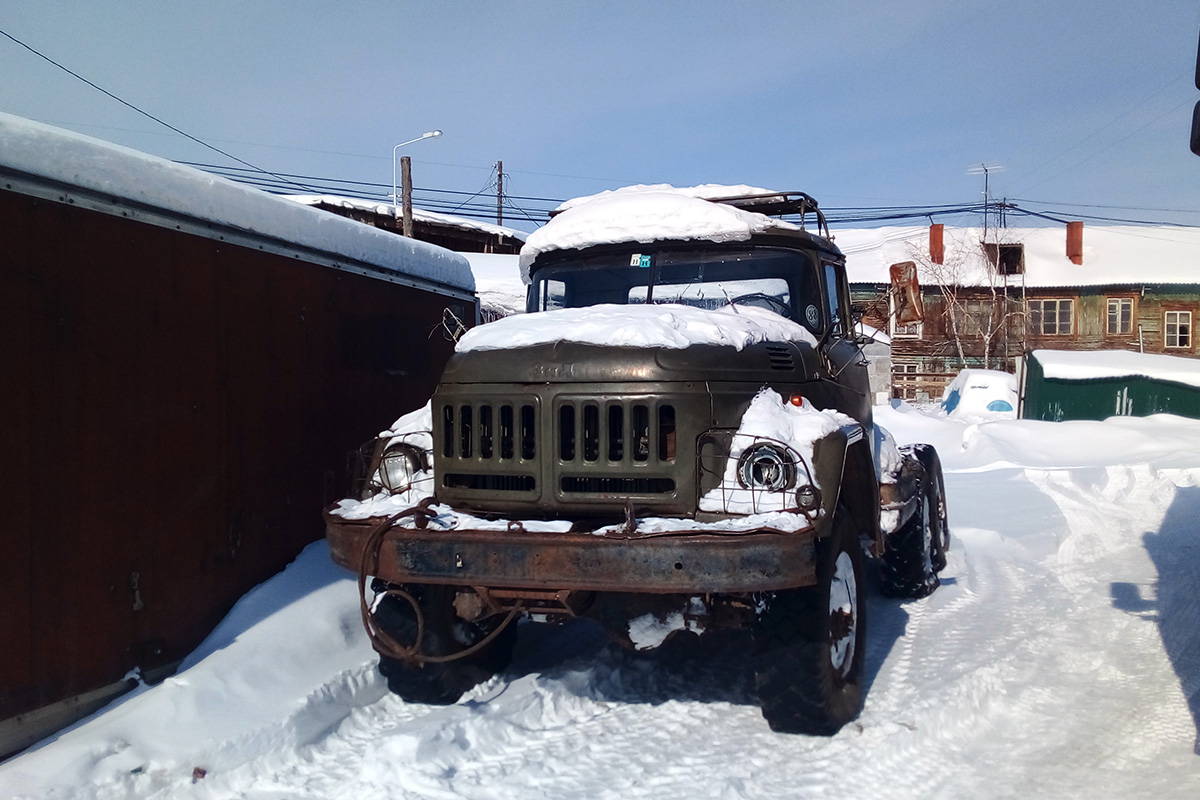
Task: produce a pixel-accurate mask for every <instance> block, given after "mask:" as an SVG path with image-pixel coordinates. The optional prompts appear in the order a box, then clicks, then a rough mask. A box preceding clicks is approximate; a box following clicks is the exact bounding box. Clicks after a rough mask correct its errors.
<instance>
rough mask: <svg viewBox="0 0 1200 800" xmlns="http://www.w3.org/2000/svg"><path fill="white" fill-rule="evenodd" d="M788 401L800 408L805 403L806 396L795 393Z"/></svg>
mask: <svg viewBox="0 0 1200 800" xmlns="http://www.w3.org/2000/svg"><path fill="white" fill-rule="evenodd" d="M788 402H790V403H791V404H792V405H794V406H796V407H797V408H799V407H800V406H802V405H804V398H803V397H801V396H800V395H798V394H794V395H792V396H791V398H789V400H788Z"/></svg>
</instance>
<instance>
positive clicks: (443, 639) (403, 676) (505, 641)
mask: <svg viewBox="0 0 1200 800" xmlns="http://www.w3.org/2000/svg"><path fill="white" fill-rule="evenodd" d="M406 589H407V590H408V591H409V593H410V594H412V596H413V597H414V598H415V599H416V601H417V604H418V605H419V606H420V608H421V615H422V616H423V617H424V623H425V633H424V637H423V639H422V642H421V653H422V654H423V655H428V656H445V655H450V654H452V653H457V652H460V651H462V650H465V649H466V648H468V647H470V646H471V645H473V644H475V643H476V642H478V641H480V640H481V639H483V637H485V636H487V635H488V634H489V633H491V632H492V631H493V630H494V629H495V627H496V626H497V625H499V624H500V623H501V620H502V619H503V618H502V617H498V616H497V617H491V618H488V619H486V620H483V621H482V622H467V621H465V620H463V619H462V618H460V617H459V616H458V615H457V614H456V613H455V610H454V593H455V589H454V588H453V587H450V586H409V587H406ZM372 616H373V617H374V620H375V623H376V624H377V625H378V626H379V627H380V628H382V629H383V630H384V631H386V632H387V633H388V635H390V636H391V637H392V638H393V639H395V640H396V641H397V642H399V643H400V644H402V645H405V646H411V645H412V644H413V642H414V641H415V640H416V636H417V618H416V614H415V613H414V612H413V608H412V605H411V604H410V603H409V602H408V601H406V600H404V599H403V598H400V597H395V596H391V595H389V596H386V597H384V598H382V599H381V600H380V601H379V604H378V605H377V606H376V607H375V611H374V612H373V613H372ZM516 638H517V626H516V625H515V624H513V625H509V626H508V628H507V629H505V630H504V631H503V632H501V633H500V634H499V636H497V637H496V639H495V640H493V641H492V642H491V643H490V644H489V645H487V646H486V647H485V648H484V649H483V650H480V651H479V652H477V653H473V654H471V655H470V656H467V657H466V658H461V659H457V660H454V661H444V662H426V663H412V662H408V661H402V660H400V659H396V658H391V657H389V656H385V655H382V654H381V655H380V656H379V671H380V673H382V674H383V677H384V678H386V679H387V684H388V689H390V690H391V691H392V692H393V693H395V694H398V695H400V697H401V698H403V699H404V700H405V701H406V702H409V703H428V704H430V705H451V704H453V703H456V702H457V701H458V699H459V698H460V697H462V695H463V692H465V691H467V690H468V689H471V688H472V687H474V686H476V685H478V684H480V683H483V682H484V681H486V680H487V679H488V678H491V677H492V676H493V675H495V674H496V673H497V672H500V671H501V670H503V669H504V668H505V667H507V666H508V664H509V662H510V661H511V660H512V651H513V646H514V644H515V643H516Z"/></svg>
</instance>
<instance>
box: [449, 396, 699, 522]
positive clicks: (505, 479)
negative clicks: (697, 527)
mask: <svg viewBox="0 0 1200 800" xmlns="http://www.w3.org/2000/svg"><path fill="white" fill-rule="evenodd" d="M676 417H677V415H676V406H675V405H674V404H672V403H669V402H662V401H661V400H659V399H658V398H651V397H619V396H612V395H608V396H605V395H599V396H597V395H595V394H593V395H589V396H581V395H578V394H565V393H563V394H558V393H555V392H553V391H547V392H544V393H541V392H539V393H536V394H532V393H525V392H520V391H516V392H511V393H509V392H504V393H499V392H488V391H487V390H482V391H478V394H475V395H474V396H471V395H468V394H466V393H465V392H464V393H461V394H460V393H455V394H450V393H446V394H443V395H442V396H441V397H440V398H438V400H437V404H436V405H435V408H434V418H435V422H434V437H435V438H434V441H435V442H436V444H435V449H436V454H435V456H436V458H435V460H436V462H437V463H436V468H437V473H438V485H439V491H440V493H441V494H440V495H439V496H440V497H441V498H442V499H443V500H445V501H446V502H449V503H451V504H452V505H453V504H455V503H458V504H461V506H462V507H466V508H476V509H483V510H498V511H503V512H505V513H522V511H521V509H523V508H529V509H532V508H537V509H538V510H539V511H540V512H541V513H545V512H546V511H547V510H548V509H553V508H555V504H556V503H570V504H571V507H572V508H573V509H575V510H577V511H578V510H579V509H587V510H589V511H591V512H593V513H595V512H598V511H600V510H601V509H603V510H605V511H608V510H610V509H611V508H612V507H614V506H616V507H620V506H622V505H623V504H624V503H625V502H626V501H627V500H628V498H630V497H640V498H642V499H643V500H644V501H646V502H651V501H652V502H655V503H659V504H665V505H663V507H664V508H666V507H668V506H669V507H671V508H674V504H675V503H677V502H678V501H677V499H676V495H677V493H678V492H679V490H680V484H679V477H678V475H677V474H676V473H677V472H678V470H679V468H680V466H679V465H680V464H681V463H686V464H688V465H690V464H691V455H690V451H689V453H679V452H678V442H679V436H678V432H677V426H676ZM688 469H689V470H690V466H689V467H688ZM523 504H529V505H528V506H525V505H523Z"/></svg>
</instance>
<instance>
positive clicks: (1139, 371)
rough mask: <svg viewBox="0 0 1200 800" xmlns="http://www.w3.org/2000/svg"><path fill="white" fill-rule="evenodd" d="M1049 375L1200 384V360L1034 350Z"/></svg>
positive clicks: (1116, 352)
mask: <svg viewBox="0 0 1200 800" xmlns="http://www.w3.org/2000/svg"><path fill="white" fill-rule="evenodd" d="M1032 356H1033V358H1035V359H1036V360H1037V362H1038V363H1039V364H1041V365H1042V371H1043V374H1045V376H1046V377H1047V378H1052V379H1058V380H1087V379H1095V378H1132V377H1142V378H1151V379H1153V380H1160V381H1172V382H1174V383H1182V384H1184V385H1185V386H1193V387H1197V388H1200V361H1196V360H1195V359H1191V358H1183V357H1181V356H1167V355H1159V354H1156V353H1134V352H1132V351H1127V350H1096V351H1092V352H1071V351H1066V350H1034V351H1033V353H1032Z"/></svg>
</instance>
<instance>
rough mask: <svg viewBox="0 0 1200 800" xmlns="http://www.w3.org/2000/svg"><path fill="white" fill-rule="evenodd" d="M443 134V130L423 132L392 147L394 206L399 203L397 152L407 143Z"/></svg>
mask: <svg viewBox="0 0 1200 800" xmlns="http://www.w3.org/2000/svg"><path fill="white" fill-rule="evenodd" d="M441 135H442V132H441V131H426V132H425V133H422V134H421V135H420V136H418V137H417V138H415V139H409V140H408V141H407V142H401V143H400V144H398V145H396V146H395V147H393V148H392V208H395V207H396V203H397V195H396V154H397V153H398V152H400V148H401V147H404V145H406V144H412V143H413V142H419V141H421V140H422V139H436V138H437V137H439V136H441Z"/></svg>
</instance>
